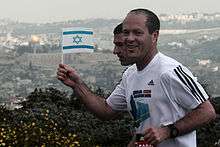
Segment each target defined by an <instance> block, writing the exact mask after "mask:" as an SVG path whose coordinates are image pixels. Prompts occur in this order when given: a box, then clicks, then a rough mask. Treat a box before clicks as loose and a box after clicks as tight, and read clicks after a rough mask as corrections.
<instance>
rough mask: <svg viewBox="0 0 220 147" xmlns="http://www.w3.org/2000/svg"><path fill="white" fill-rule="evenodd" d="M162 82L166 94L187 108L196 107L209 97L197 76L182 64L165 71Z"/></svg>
mask: <svg viewBox="0 0 220 147" xmlns="http://www.w3.org/2000/svg"><path fill="white" fill-rule="evenodd" d="M161 84H162V88H163V90H164V91H165V93H166V95H167V96H168V97H169V98H170V99H171V100H173V101H175V102H176V103H177V104H178V105H180V106H182V107H183V108H185V109H186V110H191V109H194V108H196V107H197V106H198V105H199V104H201V103H203V102H204V101H206V100H207V99H208V98H209V96H208V95H207V93H206V92H205V90H204V89H203V87H202V86H201V85H200V84H199V82H198V81H197V78H196V77H194V76H193V75H192V73H191V72H190V71H189V70H188V69H187V68H185V67H183V66H180V65H179V66H178V67H176V68H174V69H173V70H172V71H168V72H165V73H163V74H162V76H161Z"/></svg>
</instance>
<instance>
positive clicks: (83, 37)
mask: <svg viewBox="0 0 220 147" xmlns="http://www.w3.org/2000/svg"><path fill="white" fill-rule="evenodd" d="M62 50H63V53H81V52H93V51H94V42H93V30H92V29H91V28H63V33H62Z"/></svg>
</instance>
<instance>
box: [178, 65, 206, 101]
mask: <svg viewBox="0 0 220 147" xmlns="http://www.w3.org/2000/svg"><path fill="white" fill-rule="evenodd" d="M175 72H176V74H177V76H178V77H179V78H180V80H181V81H182V82H183V83H184V84H185V85H186V86H187V87H188V88H189V89H190V91H191V92H192V94H193V95H194V97H195V98H196V99H197V101H199V102H201V101H202V100H201V98H200V97H199V96H198V94H197V93H196V92H195V89H194V87H193V85H192V84H191V83H190V81H189V79H188V78H187V77H186V76H185V75H184V74H183V73H181V71H180V69H179V68H178V67H177V70H176V69H175ZM183 78H184V79H185V80H184V79H183Z"/></svg>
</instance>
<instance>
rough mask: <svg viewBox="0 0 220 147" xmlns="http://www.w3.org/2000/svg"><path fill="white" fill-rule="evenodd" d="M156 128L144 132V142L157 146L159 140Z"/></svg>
mask: <svg viewBox="0 0 220 147" xmlns="http://www.w3.org/2000/svg"><path fill="white" fill-rule="evenodd" d="M158 131H159V130H158V129H157V128H149V129H147V130H146V131H145V133H144V134H145V135H144V140H145V141H146V142H147V143H148V144H150V145H156V144H158V143H159V142H160V141H161V140H160V133H159V132H158Z"/></svg>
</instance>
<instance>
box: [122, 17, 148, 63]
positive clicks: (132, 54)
mask: <svg viewBox="0 0 220 147" xmlns="http://www.w3.org/2000/svg"><path fill="white" fill-rule="evenodd" d="M146 21H147V19H146V16H145V15H143V14H135V13H129V14H128V15H127V17H126V18H125V20H124V22H123V41H124V44H125V47H124V48H125V50H126V57H125V58H126V61H127V62H126V63H127V64H134V63H141V64H142V62H144V61H143V60H144V58H145V57H146V55H147V53H148V51H149V50H150V49H152V35H151V34H149V32H148V28H147V27H146V25H145V24H146Z"/></svg>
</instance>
